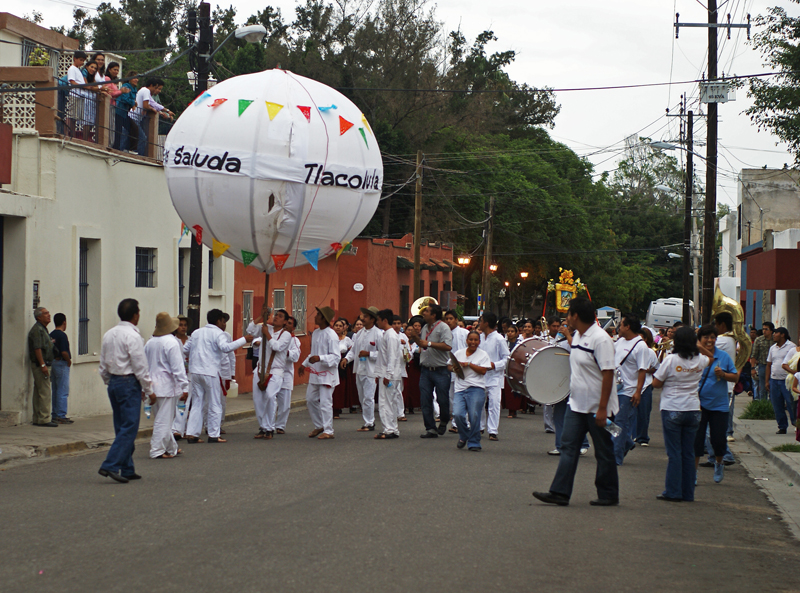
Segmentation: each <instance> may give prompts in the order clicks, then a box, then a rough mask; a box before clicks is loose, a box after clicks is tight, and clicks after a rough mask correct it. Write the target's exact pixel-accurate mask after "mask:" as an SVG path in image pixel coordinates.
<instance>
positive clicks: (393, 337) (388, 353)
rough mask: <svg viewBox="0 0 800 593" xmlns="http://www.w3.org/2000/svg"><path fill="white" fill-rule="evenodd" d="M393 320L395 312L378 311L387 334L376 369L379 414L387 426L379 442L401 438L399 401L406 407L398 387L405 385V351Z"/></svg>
mask: <svg viewBox="0 0 800 593" xmlns="http://www.w3.org/2000/svg"><path fill="white" fill-rule="evenodd" d="M393 317H394V313H393V312H392V310H391V309H383V310H382V311H378V329H380V330H381V332H383V333H382V335H381V337H380V341H379V342H378V360H377V362H376V365H375V381H376V382H377V383H378V411H379V414H380V418H381V424H383V432H381V433H380V434H376V435H375V438H376V439H378V440H386V439H396V438H398V437H399V436H400V430H399V429H398V428H397V405H398V404H397V399H398V398H399V399H400V405H401V406H402V402H403V395H402V392H401V391H400V389H398V385H399V384H402V382H403V373H402V367H403V351H402V345H401V344H400V336H398V334H397V332H396V331H394V329H393V328H392V318H393Z"/></svg>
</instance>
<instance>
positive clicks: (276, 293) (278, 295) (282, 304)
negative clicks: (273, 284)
mask: <svg viewBox="0 0 800 593" xmlns="http://www.w3.org/2000/svg"><path fill="white" fill-rule="evenodd" d="M272 308H273V309H276V310H277V309H285V308H286V291H285V290H273V291H272Z"/></svg>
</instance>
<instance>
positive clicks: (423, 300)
mask: <svg viewBox="0 0 800 593" xmlns="http://www.w3.org/2000/svg"><path fill="white" fill-rule="evenodd" d="M438 304H439V301H437V300H436V299H435V298H433V297H428V296H426V297H420V298H418V299H417V300H416V301H414V302H413V303H412V305H411V316H412V317H416V316H417V315H421V314H422V310H423V309H424V308H425V307H427V306H428V305H438Z"/></svg>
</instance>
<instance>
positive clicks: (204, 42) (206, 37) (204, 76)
mask: <svg viewBox="0 0 800 593" xmlns="http://www.w3.org/2000/svg"><path fill="white" fill-rule="evenodd" d="M198 9H199V11H194V10H190V11H189V13H188V16H189V23H188V27H187V29H188V31H189V34H190V41H191V42H192V43H193V44H194V51H195V53H196V55H197V57H198V58H199V59H198V61H197V72H196V73H195V72H192V76H190V77H189V82H190V83H192V88H193V89H194V90H195V92H196V93H197V94H198V95H202V94H203V93H205V92H206V91H207V90H208V82H209V73H210V71H211V57H212V56H213V55H214V54H215V53H217V51H219V49H220V48H221V47H222V46H223V45H225V43H226V42H227V41H228V39H230V38H231V37H232V36H234V35H235V36H236V38H237V39H244V40H245V41H247V42H248V43H261V40H262V39H264V35H266V34H267V30H266V29H265V28H264V27H263V26H262V25H247V26H245V27H239V28H238V29H236V31H234V32H233V33H231V34H230V35H228V37H226V38H225V41H223V42H222V43H220V44H219V47H217V49H216V50H214V51H211V47H212V46H213V44H214V25H212V24H211V5H210V4H209V3H208V2H202V3H201V4H200V6H199V7H198ZM198 29H199V30H200V35H199V38H198V40H197V43H195V39H194V34H195V33H196V32H197V30H198ZM187 76H188V75H187ZM202 278H203V246H202V245H201V244H200V243H199V242H198V241H196V240H195V241H192V251H191V254H190V257H189V303H188V306H187V311H186V312H187V314H188V315H187V316H188V317H189V320H190V321H191V327H192V329H193V330H194V329H197V328H198V327H200V295H201V292H202V286H201V284H202ZM267 279H269V276H267ZM267 281H268V280H267ZM267 296H268V295H267V294H266V292H265V293H264V298H265V299H266V298H267Z"/></svg>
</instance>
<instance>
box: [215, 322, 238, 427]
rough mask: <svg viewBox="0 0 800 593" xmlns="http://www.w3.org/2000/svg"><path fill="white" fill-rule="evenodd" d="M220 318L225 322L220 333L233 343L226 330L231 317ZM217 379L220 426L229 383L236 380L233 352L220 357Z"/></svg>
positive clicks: (226, 401) (223, 420)
mask: <svg viewBox="0 0 800 593" xmlns="http://www.w3.org/2000/svg"><path fill="white" fill-rule="evenodd" d="M222 317H223V319H224V320H225V327H223V328H222V331H223V332H225V336H226V337H227V338H228V341H229V342H233V336H232V335H231V333H230V332H229V331H227V329H228V321H230V319H231V316H230V315H228V314H227V313H224V312H223V313H222ZM219 378H220V380H221V381H222V385H223V389H222V397H221V398H220V403H221V404H222V416H221V417H220V426H222V425H223V424H225V408H226V405H227V403H228V392H229V391H230V390H231V382H232V381H235V380H236V353H235V352H228V354H227V355H226V356H223V357H222V361H221V363H220V371H219ZM219 433H220V434H225V430H224V429H222V428H220V429H219Z"/></svg>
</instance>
